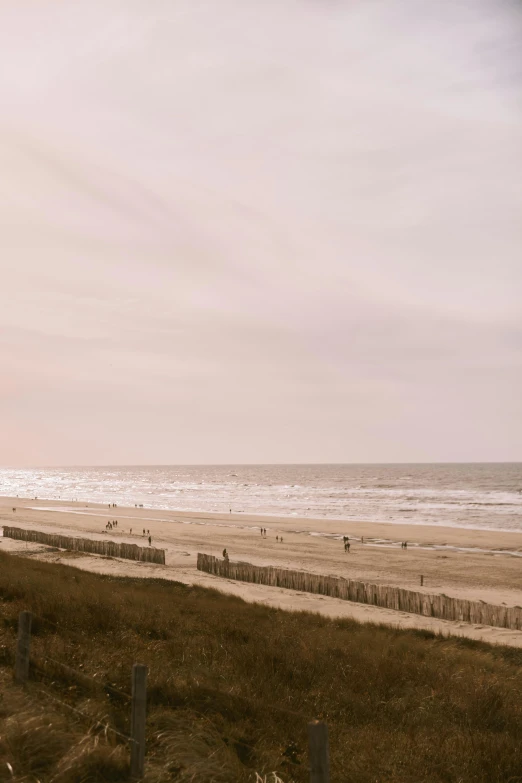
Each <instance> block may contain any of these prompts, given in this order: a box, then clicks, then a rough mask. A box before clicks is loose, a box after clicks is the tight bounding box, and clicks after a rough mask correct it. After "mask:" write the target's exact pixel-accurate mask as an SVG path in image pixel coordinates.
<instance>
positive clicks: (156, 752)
mask: <svg viewBox="0 0 522 783" xmlns="http://www.w3.org/2000/svg"><path fill="white" fill-rule="evenodd" d="M0 599H1V601H0V623H1V625H0V629H1V634H0V675H1V679H0V689H3V690H0V693H2V698H1V699H0V781H4V780H11V781H13V780H14V781H16V782H17V783H22V781H24V783H35V781H37V780H39V781H41V783H44V781H55V782H56V783H65V782H67V783H72V781H79V782H80V783H81V782H82V781H83V782H84V783H87V781H103V780H108V781H116V780H123V779H125V776H126V775H127V768H128V754H127V748H126V747H125V746H123V745H122V744H121V741H120V740H118V739H117V738H115V737H113V736H112V735H111V734H107V736H105V735H104V733H103V730H102V729H100V728H97V729H96V728H90V727H89V725H88V723H86V722H82V720H83V719H81V718H79V719H75V718H74V716H73V714H72V713H69V712H68V711H67V710H66V709H65V708H64V707H61V706H60V705H59V704H56V703H54V702H51V701H48V700H47V699H46V698H45V697H44V696H43V695H42V694H41V690H42V689H45V691H46V692H47V693H49V694H52V695H54V696H55V697H57V698H59V699H60V700H62V701H66V702H67V703H68V704H71V705H74V706H76V707H77V708H79V709H81V710H82V711H83V712H86V713H88V714H89V715H92V716H97V717H101V716H105V719H106V720H109V721H110V723H111V724H112V725H113V726H115V727H116V728H118V729H120V730H121V731H122V732H124V733H128V731H129V725H128V716H129V707H128V704H127V702H126V700H125V699H124V698H123V697H120V696H119V695H118V694H117V693H114V692H112V691H111V690H110V689H108V688H107V687H104V686H107V685H112V686H114V687H115V688H117V689H120V690H121V691H125V692H127V693H128V692H129V691H130V671H131V666H132V664H133V663H134V662H140V663H145V664H147V665H148V666H149V718H148V756H147V775H146V780H147V781H150V782H151V783H152V782H154V783H156V781H157V782H158V783H159V781H180V782H181V781H183V782H185V781H186V782H188V781H192V783H210V781H215V782H216V783H235V781H238V782H239V781H241V782H243V781H244V782H245V783H246V782H247V781H254V780H255V772H258V773H260V774H262V775H263V776H264V775H266V774H268V773H269V772H271V771H272V770H277V772H278V774H279V775H280V777H281V778H282V780H283V781H284V783H291V781H295V783H305V781H307V780H308V772H307V760H306V723H307V721H308V720H309V719H311V718H313V717H320V718H323V719H324V720H326V721H327V722H328V726H329V730H330V746H331V756H332V783H345V781H352V782H354V783H376V782H377V781H378V782H379V783H385V782H386V783H428V781H429V782H430V783H433V782H437V781H440V782H441V783H458V782H460V783H464V782H466V783H467V782H468V781H477V783H478V782H479V781H480V783H495V782H496V781H503V783H508V781H509V783H515V782H516V781H522V751H521V749H522V672H521V670H520V666H521V664H522V651H518V650H512V649H507V648H489V647H487V646H486V645H479V644H476V643H470V642H463V641H458V640H446V639H442V638H438V637H434V636H433V635H430V634H427V633H426V634H421V633H413V632H404V631H402V632H400V631H393V630H390V629H386V628H381V627H376V626H370V625H358V624H357V623H355V622H347V621H342V622H336V621H329V620H326V619H324V618H321V617H318V616H315V615H307V614H290V613H286V612H282V611H276V610H272V609H268V608H266V607H263V606H252V605H249V604H246V603H243V602H242V601H240V600H238V599H235V598H232V597H227V596H223V595H220V594H219V593H217V592H214V591H208V590H203V589H196V588H189V587H185V586H183V585H179V584H176V583H171V582H162V581H138V580H130V579H113V578H107V577H100V576H95V575H93V574H88V573H84V572H80V571H77V570H75V569H73V568H69V567H66V566H56V565H49V564H45V563H41V562H37V561H31V560H27V559H22V558H18V557H12V556H11V557H10V556H7V555H2V554H0ZM22 609H30V610H31V611H32V612H33V613H34V615H35V616H36V619H35V621H34V637H33V654H34V659H35V663H36V664H38V665H39V666H40V667H42V666H43V661H42V656H44V655H47V656H49V657H51V658H53V659H55V660H56V661H63V662H65V663H67V664H69V665H70V666H71V667H74V668H75V669H77V670H80V671H83V672H85V673H86V674H88V675H90V676H91V677H95V680H98V681H99V682H100V683H101V685H100V686H99V687H97V686H96V685H92V686H91V685H89V682H90V681H89V680H85V681H83V680H82V679H81V678H78V677H77V676H76V675H74V674H73V673H72V672H68V671H67V670H63V669H62V668H61V667H58V666H53V665H52V664H49V663H48V664H46V667H45V668H46V671H47V673H46V674H45V675H44V674H41V673H39V672H38V670H36V669H34V670H33V674H32V680H31V682H30V683H29V685H28V687H27V689H26V691H25V692H23V691H22V690H21V689H20V688H17V687H15V686H14V685H13V684H12V683H11V681H10V676H11V675H10V667H11V664H12V655H13V650H14V643H15V637H16V625H17V617H18V613H19V612H20V611H21V610H22ZM39 618H41V619H39ZM53 624H55V625H57V626H58V630H57V629H56V628H55V627H54V625H53ZM50 724H51V725H50ZM7 762H9V764H11V766H12V768H13V773H14V776H12V774H11V772H10V771H9V768H8V767H7Z"/></svg>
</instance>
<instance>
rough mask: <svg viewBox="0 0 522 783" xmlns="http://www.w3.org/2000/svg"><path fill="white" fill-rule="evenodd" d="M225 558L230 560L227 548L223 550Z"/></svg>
mask: <svg viewBox="0 0 522 783" xmlns="http://www.w3.org/2000/svg"><path fill="white" fill-rule="evenodd" d="M223 559H224V560H228V552H227V550H226V549H224V550H223Z"/></svg>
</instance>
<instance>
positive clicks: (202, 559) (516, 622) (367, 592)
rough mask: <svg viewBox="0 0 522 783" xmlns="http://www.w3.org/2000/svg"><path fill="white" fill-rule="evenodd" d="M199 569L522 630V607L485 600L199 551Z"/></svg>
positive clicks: (400, 608) (430, 614)
mask: <svg viewBox="0 0 522 783" xmlns="http://www.w3.org/2000/svg"><path fill="white" fill-rule="evenodd" d="M198 570H199V571H206V572H207V573H208V574H215V575H216V576H224V577H226V578H227V579H238V580H240V581H242V582H254V583H256V584H262V585H272V586H274V587H286V588H289V589H290V590H300V591H302V592H306V593H320V594H321V595H328V596H331V597H332V598H342V599H344V600H345V601H356V602H357V603H360V604H372V605H373V606H381V607H383V608H385V609H395V610H396V611H400V612H410V613H412V614H421V615H424V616H425V617H439V618H441V619H442V620H457V621H460V622H465V623H478V624H480V625H493V626H496V627H498V628H512V629H515V630H518V631H520V630H522V608H521V607H519V606H493V605H492V604H486V603H483V602H482V601H467V600H466V599H463V598H450V597H449V596H447V595H437V594H434V595H430V594H429V593H418V592H416V591H414V590H405V589H403V588H400V587H390V586H389V585H374V584H370V583H369V582H358V581H356V580H354V579H343V578H342V577H339V576H320V575H319V574H311V573H308V572H306V571H290V570H288V569H286V568H275V567H274V566H256V565H252V564H251V563H241V562H238V563H232V562H230V561H228V560H222V559H220V558H217V557H214V556H213V555H204V554H201V553H200V554H198Z"/></svg>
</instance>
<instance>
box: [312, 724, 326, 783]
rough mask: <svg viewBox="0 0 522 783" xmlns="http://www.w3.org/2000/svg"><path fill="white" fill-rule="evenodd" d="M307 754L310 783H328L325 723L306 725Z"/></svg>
mask: <svg viewBox="0 0 522 783" xmlns="http://www.w3.org/2000/svg"><path fill="white" fill-rule="evenodd" d="M308 752H309V758H310V783H330V758H329V751H328V726H327V725H326V723H323V722H322V721H318V720H314V721H312V722H311V723H309V724H308Z"/></svg>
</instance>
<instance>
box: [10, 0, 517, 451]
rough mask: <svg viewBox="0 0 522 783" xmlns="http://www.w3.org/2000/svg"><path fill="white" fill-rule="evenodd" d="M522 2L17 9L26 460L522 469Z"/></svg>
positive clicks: (246, 2)
mask: <svg viewBox="0 0 522 783" xmlns="http://www.w3.org/2000/svg"><path fill="white" fill-rule="evenodd" d="M519 8H520V6H519V5H518V4H517V3H515V2H512V1H511V0H424V2H419V0H368V1H367V2H355V0H337V1H336V2H324V1H323V0H208V2H204V1H201V2H199V1H198V0H168V1H167V0H147V1H146V2H143V0H125V2H124V1H123V0H75V2H71V3H67V2H58V0H54V2H51V0H47V2H46V1H45V0H16V2H11V1H10V0H0V105H1V107H2V108H1V115H0V175H1V176H0V285H1V293H2V298H1V307H0V373H1V376H0V377H1V384H0V465H53V464H54V465H65V464H109V463H117V464H122V463H131V464H139V463H156V464H158V463H198V462H202V463H212V462H235V463H238V462H321V461H323V462H324V461H330V462H358V461H379V462H384V461H416V460H420V461H459V460H464V461H467V460H470V461H471V460H477V461H479V460H486V461H487V460H492V461H493V460H522V402H521V401H522V388H521V386H522V304H521V296H522V54H521V52H522V17H521V13H520V10H519Z"/></svg>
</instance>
